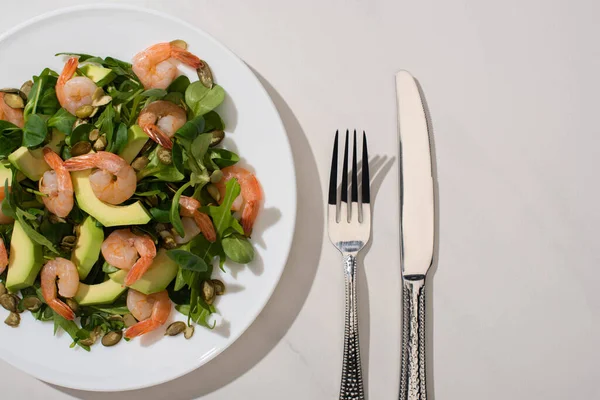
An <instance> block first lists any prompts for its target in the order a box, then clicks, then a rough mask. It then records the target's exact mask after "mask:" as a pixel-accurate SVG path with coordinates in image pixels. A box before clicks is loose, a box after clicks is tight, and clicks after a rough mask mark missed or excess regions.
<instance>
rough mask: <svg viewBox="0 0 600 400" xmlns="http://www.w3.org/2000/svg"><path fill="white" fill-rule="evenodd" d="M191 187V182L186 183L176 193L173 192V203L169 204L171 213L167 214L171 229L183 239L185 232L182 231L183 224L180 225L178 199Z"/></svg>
mask: <svg viewBox="0 0 600 400" xmlns="http://www.w3.org/2000/svg"><path fill="white" fill-rule="evenodd" d="M190 186H192V182H191V181H190V182H187V183H186V184H184V185H182V186H181V187H180V188H179V189H178V190H177V192H175V196H173V202H172V203H171V212H170V213H169V219H170V220H171V223H172V224H173V228H175V231H177V233H178V234H179V236H181V237H184V236H185V231H184V230H183V224H182V223H181V216H180V215H179V199H180V198H181V195H182V194H183V191H184V190H185V189H187V188H189V187H190Z"/></svg>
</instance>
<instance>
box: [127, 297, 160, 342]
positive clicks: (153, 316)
mask: <svg viewBox="0 0 600 400" xmlns="http://www.w3.org/2000/svg"><path fill="white" fill-rule="evenodd" d="M127 308H128V309H129V311H130V312H131V314H133V316H134V317H135V318H136V319H137V320H138V321H140V322H138V323H137V324H135V325H133V326H131V327H129V328H128V329H127V330H126V331H125V337H126V338H128V339H131V338H134V337H136V336H140V335H144V334H146V333H148V332H151V331H153V330H155V329H156V328H158V327H160V326H162V325H164V324H165V322H167V319H168V318H169V315H170V314H171V299H170V298H169V294H168V293H167V291H166V290H163V291H162V292H157V293H153V294H150V295H145V294H143V293H140V292H138V291H136V290H133V289H129V292H128V293H127Z"/></svg>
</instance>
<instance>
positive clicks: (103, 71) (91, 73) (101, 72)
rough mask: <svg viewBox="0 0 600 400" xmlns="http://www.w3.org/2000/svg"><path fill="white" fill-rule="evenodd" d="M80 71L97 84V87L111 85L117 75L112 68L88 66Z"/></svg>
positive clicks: (84, 66)
mask: <svg viewBox="0 0 600 400" xmlns="http://www.w3.org/2000/svg"><path fill="white" fill-rule="evenodd" d="M79 71H80V72H81V73H82V74H84V75H85V76H87V77H88V78H90V79H91V80H93V81H94V83H96V86H99V87H102V86H105V85H107V84H109V83H111V82H112V81H113V80H114V79H115V78H116V77H117V74H115V73H114V72H113V70H112V69H110V68H104V67H101V66H99V65H94V64H86V65H83V66H82V67H81V68H79Z"/></svg>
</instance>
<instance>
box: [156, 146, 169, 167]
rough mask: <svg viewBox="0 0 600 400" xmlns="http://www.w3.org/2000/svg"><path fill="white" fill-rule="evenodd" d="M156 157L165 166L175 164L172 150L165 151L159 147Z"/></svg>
mask: <svg viewBox="0 0 600 400" xmlns="http://www.w3.org/2000/svg"><path fill="white" fill-rule="evenodd" d="M156 155H157V156H158V160H159V161H160V162H161V163H163V164H165V165H170V164H173V155H172V153H171V150H168V149H165V148H164V147H159V148H158V151H157V152H156Z"/></svg>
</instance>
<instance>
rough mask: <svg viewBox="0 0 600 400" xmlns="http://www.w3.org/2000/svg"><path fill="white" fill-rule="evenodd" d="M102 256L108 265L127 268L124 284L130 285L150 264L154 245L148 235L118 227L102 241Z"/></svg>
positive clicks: (154, 252)
mask: <svg viewBox="0 0 600 400" xmlns="http://www.w3.org/2000/svg"><path fill="white" fill-rule="evenodd" d="M138 255H139V258H138ZM102 256H104V259H105V260H106V262H108V263H109V264H110V265H113V266H115V267H117V268H120V269H126V270H129V272H128V273H127V276H126V277H125V285H127V286H130V285H132V284H134V283H135V282H136V281H137V280H138V279H140V278H141V277H142V276H143V275H144V274H145V273H146V271H148V268H149V267H150V265H152V261H153V260H154V257H156V246H155V245H154V241H153V240H152V238H151V237H150V236H148V235H145V234H144V235H136V234H134V233H132V232H131V231H130V230H129V229H119V230H116V231H114V232H112V233H111V234H110V235H108V237H107V238H106V240H104V242H103V243H102Z"/></svg>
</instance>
